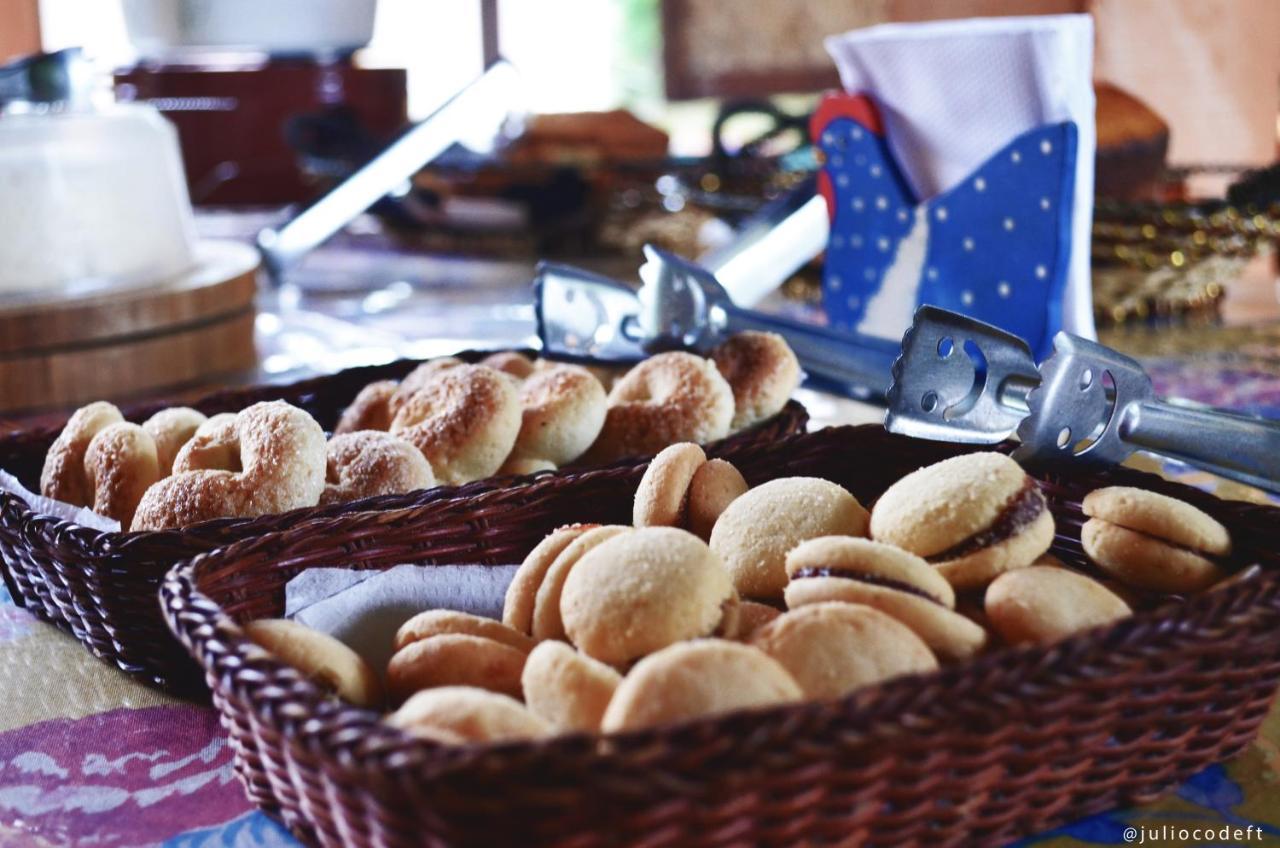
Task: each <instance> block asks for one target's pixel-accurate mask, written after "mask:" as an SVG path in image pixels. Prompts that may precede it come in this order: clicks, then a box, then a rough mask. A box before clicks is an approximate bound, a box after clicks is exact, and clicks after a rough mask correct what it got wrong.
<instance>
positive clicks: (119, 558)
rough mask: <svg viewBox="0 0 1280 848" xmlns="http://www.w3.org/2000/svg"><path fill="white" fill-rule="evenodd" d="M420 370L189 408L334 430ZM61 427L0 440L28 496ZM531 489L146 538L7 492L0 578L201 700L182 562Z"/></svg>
mask: <svg viewBox="0 0 1280 848" xmlns="http://www.w3.org/2000/svg"><path fill="white" fill-rule="evenodd" d="M458 355H459V356H460V357H462V358H463V359H468V360H473V361H474V360H475V359H478V358H480V357H481V356H483V355H484V353H483V352H474V351H468V352H465V353H461V354H458ZM418 364H419V362H418V361H415V360H401V361H398V362H394V363H390V364H388V365H378V366H370V367H363V368H352V369H348V370H346V371H342V372H339V373H337V374H333V375H330V376H325V377H317V378H313V379H309V380H304V381H302V382H297V383H291V384H288V385H278V386H255V387H253V388H247V389H237V390H232V391H224V392H219V393H217V394H214V395H210V396H208V397H206V398H204V399H202V400H200V401H197V402H195V403H192V404H191V405H192V406H194V407H195V408H197V409H199V410H200V411H202V412H204V413H206V414H208V415H212V414H215V413H218V412H235V411H238V410H241V409H244V408H245V407H247V406H249V405H250V404H254V403H257V402H259V401H263V400H286V401H288V402H290V403H292V404H294V405H295V406H299V407H301V408H302V409H305V410H307V412H309V413H311V414H312V415H313V416H314V417H315V419H316V420H317V421H319V422H320V425H321V426H322V427H324V428H325V430H326V431H328V430H331V429H332V427H333V425H334V424H335V423H336V422H337V420H338V416H339V415H340V414H341V412H342V410H343V409H344V408H345V407H346V405H347V404H348V403H349V402H350V401H351V399H352V398H354V397H355V395H356V393H357V392H359V391H360V389H361V388H363V387H364V386H365V385H366V384H367V383H370V382H373V381H374V380H383V379H399V378H401V377H403V376H404V375H405V374H407V373H409V372H410V371H411V370H413V369H414V368H415V367H416V366H417V365H418ZM169 405H170V404H168V403H150V404H146V405H143V406H138V407H134V408H131V409H129V410H127V411H126V417H127V418H129V420H131V421H142V420H145V419H146V418H147V417H148V416H150V415H151V414H153V413H154V412H156V411H157V410H159V409H163V408H164V407H166V406H169ZM807 422H808V414H807V413H806V412H805V410H804V407H803V406H801V405H800V404H798V403H796V402H794V401H793V402H791V403H790V404H788V405H787V407H786V408H785V409H784V410H783V411H782V412H781V413H780V414H778V415H777V416H775V417H774V418H772V419H770V420H769V421H766V422H764V423H762V424H760V425H758V426H756V427H753V428H751V429H749V430H744V431H743V432H741V433H737V434H735V435H733V436H731V437H729V438H728V439H725V440H724V441H722V442H721V443H719V444H718V445H715V446H713V448H712V450H713V452H719V453H722V454H724V455H732V454H733V452H734V451H736V450H737V449H739V448H741V447H743V446H746V445H750V444H754V443H756V442H761V443H765V444H768V443H771V442H773V441H775V440H776V439H778V438H780V437H782V436H785V435H788V434H791V433H796V432H802V431H803V430H804V428H805V425H806V424H807ZM61 429H62V428H61V426H57V427H50V428H44V429H39V430H27V431H18V432H13V433H9V434H7V435H5V436H3V437H0V468H3V469H4V470H6V471H8V472H9V473H11V474H13V475H15V476H16V477H18V479H19V480H21V481H22V482H23V484H24V485H25V486H26V487H27V488H28V489H31V490H32V491H38V490H39V484H40V470H41V468H42V467H43V465H44V457H45V454H46V453H47V452H48V450H49V446H50V445H51V444H52V443H53V440H54V439H56V438H57V436H58V433H59V432H60V431H61ZM636 461H637V460H630V461H627V460H624V461H623V462H622V463H620V465H621V466H622V467H631V466H633V465H634V464H635V462H636ZM579 473H581V472H580V471H578V470H574V469H568V470H564V471H559V472H555V473H554V474H552V475H551V476H553V477H556V478H557V479H572V478H574V477H575V476H577V475H578V474H579ZM522 482H527V480H525V479H524V478H512V477H506V478H500V477H495V478H490V479H488V480H482V481H478V482H475V483H470V484H468V485H466V486H461V487H456V486H455V487H445V486H441V487H438V488H435V489H429V490H425V491H420V492H415V493H410V494H405V495H384V496H380V497H376V498H366V499H364V500H360V501H352V502H350V503H346V504H337V505H334V506H328V507H313V508H308V509H300V510H294V511H292V512H286V513H281V514H278V515H269V516H263V517H261V518H254V519H221V520H218V521H209V522H205V523H202V524H196V525H192V526H191V527H186V528H183V529H181V530H165V531H159V532H148V533H102V532H100V531H97V530H92V529H90V528H87V527H81V526H78V525H74V524H71V523H69V522H67V521H64V520H61V519H58V518H54V517H52V516H48V515H42V514H39V513H36V512H34V511H33V510H32V509H31V508H30V507H28V506H27V504H26V502H25V501H23V500H22V499H20V498H18V497H16V496H14V495H11V494H9V493H7V492H0V571H2V572H3V574H4V581H5V585H6V586H7V587H8V589H9V592H10V594H11V595H13V598H14V600H15V601H16V602H17V603H19V604H21V605H22V606H25V607H27V608H28V609H30V610H31V611H32V612H34V613H35V614H36V615H38V616H40V617H41V618H43V619H45V620H46V621H50V622H52V623H54V624H56V625H58V626H59V627H62V628H63V629H64V630H67V631H69V632H70V633H71V634H72V635H73V636H75V637H76V638H77V639H79V640H80V641H81V642H83V643H84V644H85V646H87V647H88V648H89V650H90V651H92V652H93V653H94V654H96V655H97V656H99V657H101V658H103V659H106V660H110V661H112V662H114V663H116V664H117V665H118V666H119V667H120V668H122V669H124V670H125V671H127V672H129V673H131V674H134V675H137V676H139V677H141V678H142V679H143V680H146V681H148V682H150V683H153V684H156V685H159V686H162V687H165V688H168V689H172V690H175V691H200V690H202V689H203V682H202V675H201V674H200V670H199V669H198V668H197V667H196V666H195V664H194V663H192V662H191V659H190V657H188V656H187V653H186V652H185V651H183V650H182V647H181V646H180V645H178V643H177V642H175V641H174V639H173V637H172V636H171V635H170V633H169V631H168V628H166V627H165V625H164V621H163V619H162V618H161V616H160V609H159V606H158V605H157V603H156V592H157V591H158V590H159V588H160V582H161V580H163V578H164V575H165V572H166V571H168V570H169V568H170V567H171V566H172V565H174V564H175V563H178V562H181V561H183V560H187V559H190V558H191V557H193V556H195V555H196V554H198V553H202V552H204V551H210V550H213V549H214V548H218V547H222V546H224V545H229V544H231V543H232V542H236V541H239V540H241V539H246V538H249V537H251V536H257V535H261V534H264V533H270V532H274V531H279V530H285V529H288V528H292V527H295V526H297V525H299V524H302V523H304V522H307V521H309V520H312V519H322V518H323V519H328V520H335V519H337V518H339V517H340V516H343V515H349V514H351V513H354V512H360V511H367V510H392V509H397V510H398V509H410V510H413V509H417V508H420V507H423V506H425V505H427V504H431V503H435V502H437V501H441V500H448V499H449V498H454V497H467V496H472V495H476V494H478V493H480V492H484V491H488V490H491V489H495V488H499V487H502V486H511V485H518V484H519V483H522Z"/></svg>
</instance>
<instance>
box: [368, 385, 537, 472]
mask: <svg viewBox="0 0 1280 848" xmlns="http://www.w3.org/2000/svg"><path fill="white" fill-rule="evenodd" d="M428 364H430V363H428ZM424 367H425V366H424ZM414 373H417V372H414ZM410 376H413V375H412V374H411V375H410ZM406 382H408V379H407V378H406ZM391 432H392V433H396V434H397V435H399V436H400V437H401V438H403V439H405V440H407V441H409V442H412V443H413V444H414V445H415V446H416V447H417V448H418V450H420V451H422V453H423V455H424V456H426V458H427V461H428V462H430V463H431V469H432V471H434V472H435V475H436V479H437V480H439V481H440V482H442V483H446V484H458V483H469V482H471V481H472V480H479V479H481V478H483V477H489V476H491V475H493V474H494V473H495V472H496V471H497V470H498V469H499V468H501V467H502V462H503V460H505V459H506V458H507V455H508V454H509V453H511V447H512V445H514V444H515V441H516V436H517V434H519V432H520V397H519V394H518V393H517V391H516V383H515V381H514V380H512V378H511V377H510V376H508V375H506V374H503V373H502V372H500V371H494V370H493V369H492V368H486V367H484V366H483V365H455V366H452V367H449V368H443V369H441V370H440V372H439V373H438V374H436V375H435V376H434V377H433V378H431V379H429V380H428V381H427V382H426V384H425V385H424V386H423V387H422V388H421V389H419V390H418V391H417V392H415V393H414V394H413V395H412V396H410V397H409V398H408V399H407V400H406V401H405V402H404V406H403V407H401V409H400V411H399V412H397V413H396V416H395V418H394V419H393V420H392V422H391Z"/></svg>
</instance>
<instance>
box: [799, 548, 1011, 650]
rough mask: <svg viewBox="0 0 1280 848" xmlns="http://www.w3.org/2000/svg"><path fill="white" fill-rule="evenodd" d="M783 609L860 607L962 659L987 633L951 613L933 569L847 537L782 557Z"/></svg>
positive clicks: (946, 587) (947, 592) (948, 595)
mask: <svg viewBox="0 0 1280 848" xmlns="http://www.w3.org/2000/svg"><path fill="white" fill-rule="evenodd" d="M786 568H787V575H788V576H789V577H790V582H789V583H788V584H787V590H786V599H787V606H788V607H790V608H791V609H797V608H799V607H802V606H806V605H808V604H814V603H821V602H823V601H844V602H848V603H855V604H865V605H866V606H869V607H872V608H874V609H877V610H879V611H880V612H883V613H885V614H886V615H889V616H892V617H893V618H895V619H897V620H898V621H900V622H902V623H903V624H905V625H907V627H909V628H911V630H912V631H913V632H915V633H916V635H918V636H919V637H920V638H921V639H923V640H924V642H925V644H927V645H928V646H929V647H930V648H931V649H932V650H933V651H935V652H937V653H939V654H942V655H944V656H947V657H950V658H952V659H967V658H968V657H971V656H973V655H974V654H976V653H978V652H979V651H981V650H982V648H983V647H984V646H985V645H986V643H987V632H986V630H984V629H983V628H982V627H980V626H978V625H977V624H975V623H974V622H972V621H970V620H969V619H967V618H965V617H964V616H963V615H960V614H959V613H956V612H954V608H955V604H956V596H955V592H954V590H952V588H951V584H949V583H948V582H947V581H946V579H945V578H944V577H942V575H940V574H939V573H938V572H937V570H936V569H935V568H933V566H931V565H929V564H928V563H927V562H925V561H924V560H923V559H921V558H920V557H918V556H916V555H915V554H912V553H908V552H907V551H904V550H902V549H901V548H895V547H893V546H892V545H886V544H883V543H881V542H873V541H871V540H870V539H858V538H853V537H849V536H825V537H820V538H817V539H810V540H809V541H807V542H802V543H801V544H799V545H797V546H796V547H795V548H793V549H792V550H791V551H790V552H789V553H788V554H787V565H786Z"/></svg>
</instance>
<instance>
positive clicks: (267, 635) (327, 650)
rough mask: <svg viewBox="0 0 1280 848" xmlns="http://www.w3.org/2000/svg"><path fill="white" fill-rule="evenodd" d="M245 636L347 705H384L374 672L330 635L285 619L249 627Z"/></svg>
mask: <svg viewBox="0 0 1280 848" xmlns="http://www.w3.org/2000/svg"><path fill="white" fill-rule="evenodd" d="M244 635H245V636H248V637H249V638H250V639H251V640H253V641H254V642H256V643H257V644H258V645H259V646H260V647H262V648H264V649H265V650H267V651H270V652H271V653H272V654H275V655H276V657H277V658H279V659H280V660H281V661H282V662H285V663H287V664H289V665H291V666H293V667H294V668H295V669H297V670H298V671H300V672H301V673H302V674H303V675H305V676H306V677H308V678H310V679H311V680H312V681H314V682H315V683H317V684H318V685H320V686H321V687H323V688H325V689H328V690H329V691H331V692H333V693H334V694H335V695H337V696H338V697H340V698H342V699H344V700H346V701H350V702H351V703H353V704H356V705H357V706H361V707H374V706H378V705H379V704H381V703H382V685H381V684H380V683H378V676H377V675H376V674H374V673H373V669H371V668H369V664H368V663H366V662H365V661H364V660H363V659H361V657H360V655H359V654H357V653H356V652H355V651H353V650H351V649H350V648H348V647H347V646H346V645H344V644H343V643H342V642H339V641H338V640H337V639H335V638H333V637H332V636H330V635H329V634H327V633H321V632H320V631H319V630H312V629H311V628H310V627H307V626H305V625H302V624H299V623H298V622H296V621H290V620H289V619H285V618H264V619H259V620H258V621H250V622H249V623H248V624H246V625H245V626H244Z"/></svg>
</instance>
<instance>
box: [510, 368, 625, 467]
mask: <svg viewBox="0 0 1280 848" xmlns="http://www.w3.org/2000/svg"><path fill="white" fill-rule="evenodd" d="M608 405H609V404H608V398H607V397H606V396H605V393H604V386H602V385H600V381H599V380H597V379H596V378H595V377H594V376H592V374H591V372H589V371H587V369H585V368H580V367H578V366H576V365H557V366H555V367H554V368H548V369H546V370H544V371H539V372H537V373H536V374H534V375H533V376H532V377H530V378H529V379H527V380H525V382H524V384H523V385H521V387H520V408H521V421H520V434H519V435H518V436H517V437H516V443H515V446H514V447H513V448H512V449H511V458H512V459H524V460H535V459H541V460H546V461H547V462H550V463H552V464H553V465H555V466H561V465H567V464H568V463H570V462H573V461H574V460H575V459H577V458H578V457H580V456H582V454H583V453H585V452H586V450H587V448H589V447H591V444H592V442H594V441H595V440H596V437H597V436H599V435H600V428H602V427H603V426H604V417H605V411H606V410H607V408H608Z"/></svg>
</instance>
